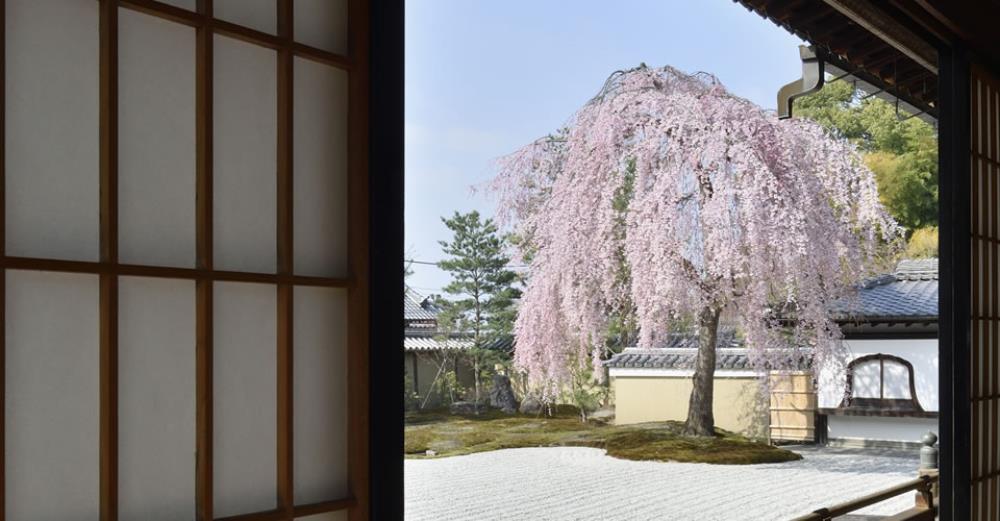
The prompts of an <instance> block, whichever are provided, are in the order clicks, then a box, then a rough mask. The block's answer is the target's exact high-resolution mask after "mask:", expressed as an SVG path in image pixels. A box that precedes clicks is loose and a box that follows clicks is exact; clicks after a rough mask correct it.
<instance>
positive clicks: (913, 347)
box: [818, 339, 938, 419]
mask: <svg viewBox="0 0 1000 521" xmlns="http://www.w3.org/2000/svg"><path fill="white" fill-rule="evenodd" d="M844 344H845V347H846V348H847V350H848V352H849V353H850V354H849V360H847V361H846V362H845V363H844V364H843V366H842V367H837V368H834V367H830V366H828V367H824V368H823V369H822V370H821V371H820V375H819V396H818V398H819V406H820V407H821V408H823V407H837V406H839V405H840V402H841V400H843V398H844V389H845V384H846V375H845V373H844V370H843V369H844V368H845V367H847V363H849V362H850V360H853V359H855V358H858V357H861V356H864V355H870V354H876V353H884V354H889V355H895V356H898V357H900V358H903V359H904V360H907V361H908V362H910V363H911V364H913V378H914V384H915V385H916V389H917V399H918V400H919V401H920V406H921V407H923V409H924V410H925V411H937V410H938V341H937V339H913V340H897V339H880V340H845V341H844ZM831 419H832V418H831Z"/></svg>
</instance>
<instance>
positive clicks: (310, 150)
mask: <svg viewBox="0 0 1000 521" xmlns="http://www.w3.org/2000/svg"><path fill="white" fill-rule="evenodd" d="M294 103H295V111H294V118H295V124H294V126H295V129H294V136H295V145H294V146H295V157H294V168H295V172H294V183H295V187H294V192H295V194H294V197H295V211H294V214H295V215H294V221H295V223H294V224H295V239H294V245H295V271H296V273H299V274H302V275H325V276H345V275H347V73H346V72H344V71H341V70H339V69H335V68H333V67H328V66H326V65H322V64H319V63H315V62H311V61H308V60H302V59H296V60H295V94H294Z"/></svg>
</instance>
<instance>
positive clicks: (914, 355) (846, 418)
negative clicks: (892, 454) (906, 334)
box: [817, 338, 939, 444]
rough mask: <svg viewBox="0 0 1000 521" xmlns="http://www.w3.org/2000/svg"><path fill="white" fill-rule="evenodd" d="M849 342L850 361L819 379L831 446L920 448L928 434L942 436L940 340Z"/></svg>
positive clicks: (827, 368)
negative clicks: (906, 445)
mask: <svg viewBox="0 0 1000 521" xmlns="http://www.w3.org/2000/svg"><path fill="white" fill-rule="evenodd" d="M844 343H845V347H846V349H847V351H848V353H849V354H848V360H846V361H845V363H844V364H843V365H838V366H837V367H825V368H823V369H822V370H821V371H820V372H819V375H818V377H819V378H818V389H817V394H818V402H819V403H818V405H819V408H820V412H821V413H824V414H825V416H826V418H827V424H826V427H827V436H828V438H829V440H830V441H831V442H843V443H847V444H868V443H872V442H875V443H877V442H894V443H917V442H919V439H920V437H921V436H922V435H923V434H924V433H926V432H927V431H934V432H938V419H937V413H938V410H939V405H938V341H937V339H934V338H921V339H917V338H914V339H906V338H902V339H851V340H845V341H844ZM851 362H853V364H852V363H851Z"/></svg>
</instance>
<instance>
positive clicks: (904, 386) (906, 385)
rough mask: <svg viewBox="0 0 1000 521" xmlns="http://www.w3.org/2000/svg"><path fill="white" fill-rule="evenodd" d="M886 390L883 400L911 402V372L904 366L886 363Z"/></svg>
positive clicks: (890, 362)
mask: <svg viewBox="0 0 1000 521" xmlns="http://www.w3.org/2000/svg"><path fill="white" fill-rule="evenodd" d="M884 385H885V388H884V390H883V393H884V394H883V396H882V397H883V398H897V399H906V400H909V399H910V398H912V396H910V371H909V369H907V368H906V366H904V365H903V364H900V363H897V362H892V361H888V360H887V361H886V362H885V384H884Z"/></svg>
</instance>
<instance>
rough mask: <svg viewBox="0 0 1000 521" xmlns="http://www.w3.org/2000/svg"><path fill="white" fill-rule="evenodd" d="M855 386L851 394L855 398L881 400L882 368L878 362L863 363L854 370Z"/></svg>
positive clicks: (852, 387)
mask: <svg viewBox="0 0 1000 521" xmlns="http://www.w3.org/2000/svg"><path fill="white" fill-rule="evenodd" d="M853 372H854V374H853V378H854V381H853V384H852V386H851V392H852V393H853V396H854V397H855V398H880V397H881V390H880V389H881V379H880V377H879V375H880V374H881V368H880V366H879V362H878V360H872V361H870V362H863V363H860V364H858V365H856V366H854V369H853Z"/></svg>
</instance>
